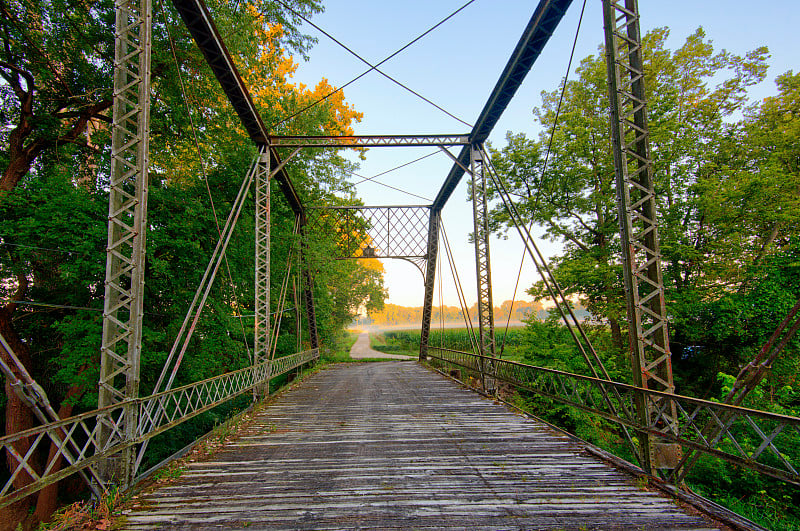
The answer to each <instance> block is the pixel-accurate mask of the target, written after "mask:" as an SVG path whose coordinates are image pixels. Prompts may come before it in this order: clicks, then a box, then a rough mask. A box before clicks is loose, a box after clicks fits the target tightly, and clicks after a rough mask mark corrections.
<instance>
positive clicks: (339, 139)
mask: <svg viewBox="0 0 800 531" xmlns="http://www.w3.org/2000/svg"><path fill="white" fill-rule="evenodd" d="M270 144H271V145H272V146H273V147H353V148H362V147H384V146H386V147H389V146H393V147H400V146H409V147H416V146H466V145H469V135H357V136H356V135H353V136H271V137H270Z"/></svg>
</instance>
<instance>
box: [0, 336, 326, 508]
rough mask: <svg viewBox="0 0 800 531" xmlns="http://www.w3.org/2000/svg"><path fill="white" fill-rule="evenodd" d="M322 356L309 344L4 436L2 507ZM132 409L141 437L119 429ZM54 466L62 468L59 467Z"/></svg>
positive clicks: (137, 432)
mask: <svg viewBox="0 0 800 531" xmlns="http://www.w3.org/2000/svg"><path fill="white" fill-rule="evenodd" d="M318 358H319V350H318V349H312V350H305V351H302V352H298V353H295V354H292V355H289V356H285V357H282V358H277V359H274V360H272V361H271V362H270V361H266V362H263V363H260V364H258V365H254V366H251V367H247V368H245V369H240V370H238V371H233V372H230V373H227V374H222V375H220V376H215V377H213V378H208V379H207V380H203V381H200V382H196V383H192V384H189V385H185V386H183V387H178V388H176V389H172V390H170V391H166V392H163V393H158V394H155V395H151V396H147V397H143V398H138V399H134V400H129V401H127V402H125V403H120V404H114V405H112V406H108V407H105V408H101V409H96V410H94V411H90V412H88V413H83V414H81V415H76V416H74V417H70V418H67V419H63V420H61V421H58V422H52V423H50V424H45V425H43V426H38V427H36V428H31V429H29V430H25V431H21V432H18V433H15V434H13V435H9V436H6V437H2V438H0V447H1V448H2V451H3V452H4V453H5V452H8V453H9V454H11V455H12V456H13V457H14V462H15V466H14V468H13V470H11V471H10V472H11V476H10V477H9V478H8V479H7V480H6V481H5V483H4V485H3V488H2V490H0V507H5V506H7V505H9V504H11V503H14V502H15V501H17V500H20V499H22V498H24V497H25V496H28V495H29V494H31V493H34V492H36V491H38V490H40V489H42V488H44V487H46V486H47V485H50V484H52V483H55V482H56V481H59V480H61V479H63V478H65V477H67V476H70V475H72V474H74V473H76V472H78V471H80V470H83V469H85V468H86V467H89V466H93V465H96V464H99V463H100V462H101V461H102V460H104V459H107V458H109V457H111V456H114V455H116V454H118V453H120V452H122V451H123V450H127V449H129V448H131V447H132V446H134V445H136V444H139V443H142V442H144V441H146V440H148V439H150V438H152V437H154V436H156V435H158V434H159V433H163V432H165V431H167V430H169V429H171V428H174V427H175V426H177V425H178V424H181V423H183V422H185V421H187V420H189V419H190V418H192V417H195V416H197V415H199V414H200V413H203V412H205V411H208V410H210V409H212V408H214V407H216V406H218V405H220V404H222V403H224V402H227V401H228V400H230V399H232V398H235V397H236V396H239V395H241V394H242V393H244V392H246V391H249V390H251V389H253V388H254V387H256V386H257V385H260V384H262V383H264V382H265V381H266V380H267V378H274V377H276V376H280V375H282V374H285V373H287V372H289V371H291V370H292V369H295V368H297V367H300V366H301V365H304V364H306V363H308V362H311V361H314V360H316V359H318ZM131 410H132V411H135V412H136V415H137V417H136V418H137V419H138V423H137V425H136V437H135V438H134V439H132V440H131V439H128V440H124V439H123V438H122V434H121V433H117V432H119V431H120V430H122V429H124V427H125V425H126V418H125V415H126V411H131ZM105 429H109V430H111V433H110V435H111V436H105V434H104V435H103V436H102V437H101V431H103V430H105ZM21 441H22V442H26V443H27V444H26V445H25V447H26V448H27V451H26V452H25V453H24V454H22V453H20V452H19V451H18V450H17V448H18V446H20V445H19V444H18V443H19V442H21ZM54 441H58V444H57V451H56V452H55V453H54V454H53V455H52V456H49V457H48V460H47V462H46V463H44V464H43V465H42V464H40V463H38V462H37V461H38V458H39V457H40V455H41V454H42V453H44V454H45V455H47V451H48V449H49V448H50V445H51V442H54ZM70 449H71V450H72V452H71V454H70V456H69V459H67V466H64V467H63V468H59V467H58V466H57V465H58V462H59V461H60V460H61V459H62V458H64V457H65V456H67V455H68V454H67V452H69V451H70ZM76 449H77V450H76ZM75 454H77V455H75ZM55 469H58V470H57V471H54V470H55ZM26 474H27V475H29V476H30V477H31V478H32V479H33V482H32V483H30V484H29V485H27V486H25V487H23V488H19V489H15V488H14V486H13V484H14V482H15V480H16V479H17V478H18V477H19V476H20V475H26Z"/></svg>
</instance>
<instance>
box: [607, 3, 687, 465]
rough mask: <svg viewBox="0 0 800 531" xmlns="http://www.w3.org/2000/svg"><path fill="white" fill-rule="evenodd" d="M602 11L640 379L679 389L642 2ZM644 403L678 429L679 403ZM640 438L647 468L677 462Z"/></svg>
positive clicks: (648, 421)
mask: <svg viewBox="0 0 800 531" xmlns="http://www.w3.org/2000/svg"><path fill="white" fill-rule="evenodd" d="M603 18H604V23H605V44H606V65H607V68H608V89H609V100H610V104H611V116H610V118H611V140H612V148H613V153H614V167H615V169H616V189H617V210H618V215H619V224H620V239H621V244H622V259H623V272H624V280H625V292H626V295H627V303H628V308H627V313H628V331H629V334H630V336H629V337H630V341H631V344H630V348H631V357H632V365H633V367H632V369H633V371H632V372H633V377H634V384H635V385H637V386H639V387H642V388H645V389H653V390H656V391H663V392H666V393H673V392H674V391H675V386H674V384H673V381H672V361H671V356H670V350H669V338H668V335H667V315H666V303H665V298H664V282H663V278H662V273H661V253H660V250H659V239H658V226H657V219H656V197H655V192H654V190H653V161H652V159H651V157H650V152H649V149H650V148H649V129H648V125H647V108H646V99H645V86H644V69H643V61H642V43H641V35H640V28H639V8H638V2H637V0H603ZM638 409H639V415H640V416H641V419H640V420H641V422H642V424H643V425H645V426H650V427H653V428H657V429H659V430H660V431H663V432H671V433H676V432H677V427H676V426H677V424H676V412H675V410H674V405H668V406H667V407H666V408H664V407H661V406H660V405H659V404H658V403H646V402H645V401H640V403H639V404H638ZM640 437H641V440H642V445H643V448H642V450H643V451H642V452H641V454H642V457H643V461H644V462H643V463H642V466H643V468H644V469H645V470H647V471H648V472H650V473H653V474H655V472H656V470H657V469H658V468H672V467H674V463H675V461H676V459H675V457H676V456H677V453H676V452H671V451H669V450H670V449H669V448H663V447H662V448H658V447H657V446H656V444H655V443H654V442H653V440H652V439H651V437H650V435H649V434H648V433H646V432H640ZM673 449H674V448H673Z"/></svg>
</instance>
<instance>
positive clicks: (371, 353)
mask: <svg viewBox="0 0 800 531" xmlns="http://www.w3.org/2000/svg"><path fill="white" fill-rule="evenodd" d="M350 357H351V358H353V359H354V360H361V359H364V358H382V359H387V360H410V359H413V358H412V357H410V356H402V355H400V354H387V353H385V352H379V351H377V350H373V349H371V348H370V346H369V334H368V333H367V332H362V333H361V334H360V335H359V336H358V339H357V340H356V342H355V344H354V345H353V348H351V349H350Z"/></svg>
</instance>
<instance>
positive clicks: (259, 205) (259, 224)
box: [253, 146, 271, 398]
mask: <svg viewBox="0 0 800 531" xmlns="http://www.w3.org/2000/svg"><path fill="white" fill-rule="evenodd" d="M269 175H270V153H269V146H264V147H262V149H261V153H260V154H259V156H258V161H257V162H256V174H255V182H256V199H255V201H256V219H255V223H256V224H255V227H256V230H255V238H256V246H255V264H256V275H255V296H256V302H255V310H256V322H255V346H254V352H253V363H254V364H255V365H258V364H259V363H263V362H265V361H267V360H268V359H269V352H270V348H269V338H270V333H269V331H270V328H269V327H270V323H269V284H270V276H269V275H270V263H269V261H270V178H269ZM267 374H268V376H267V381H266V382H265V383H264V385H262V386H261V387H260V388H257V389H256V390H255V396H256V398H263V397H264V396H266V395H267V394H269V374H271V371H268V373H267Z"/></svg>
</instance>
